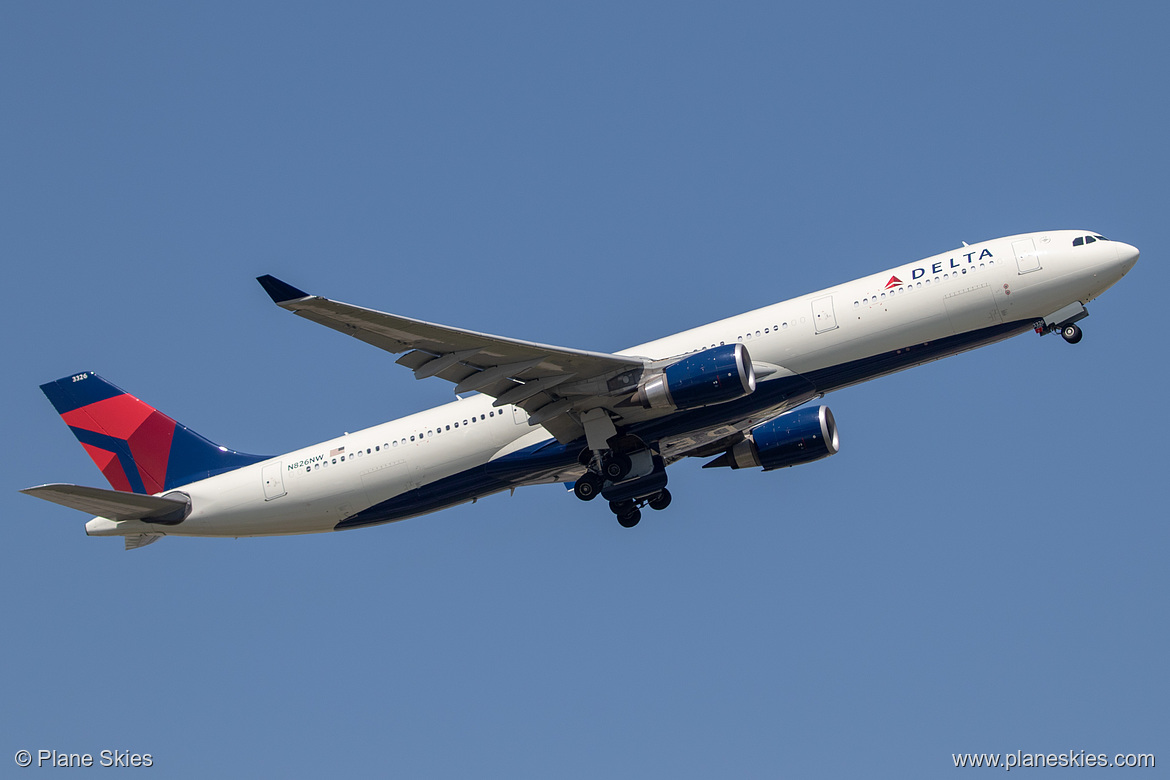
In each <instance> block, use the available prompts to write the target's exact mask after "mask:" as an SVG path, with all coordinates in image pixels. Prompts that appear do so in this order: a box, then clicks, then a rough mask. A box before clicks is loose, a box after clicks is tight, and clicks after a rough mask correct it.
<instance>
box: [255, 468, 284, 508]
mask: <svg viewBox="0 0 1170 780" xmlns="http://www.w3.org/2000/svg"><path fill="white" fill-rule="evenodd" d="M281 469H282V467H281V461H279V460H278V461H276V462H275V463H269V464H268V465H267V466H265V467H264V472H263V474H262V475H261V477H260V479H261V480H262V481H263V482H264V500H265V501H271V500H272V499H274V498H280V497H281V496H283V495H284V494H285V493H286V492H287V491H285V489H284V473H283V472H282V470H281Z"/></svg>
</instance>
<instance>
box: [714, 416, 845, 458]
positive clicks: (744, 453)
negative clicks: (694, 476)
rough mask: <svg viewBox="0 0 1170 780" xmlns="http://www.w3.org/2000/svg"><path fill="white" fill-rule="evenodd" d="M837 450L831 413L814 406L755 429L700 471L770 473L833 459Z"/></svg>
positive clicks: (837, 440) (835, 424)
mask: <svg viewBox="0 0 1170 780" xmlns="http://www.w3.org/2000/svg"><path fill="white" fill-rule="evenodd" d="M840 447H841V442H840V440H839V439H838V437H837V423H836V421H835V420H833V413H832V412H831V411H829V407H827V406H815V407H811V408H809V409H797V410H796V411H795V412H788V413H787V414H782V415H780V416H779V417H777V418H775V419H772V420H769V421H768V422H766V423H764V424H763V425H758V426H756V427H755V428H753V429H752V432H751V433H750V434H748V437H747V438H746V439H744V440H743V441H741V442H740V443H739V444H736V445H735V446H734V447H732V448H731V449H730V450H728V451H727V452H725V453H723V454H722V455H720V456H719V457H718V458H716V459H715V460H713V461H711V462H710V463H708V464H706V465H705V466H703V468H715V467H718V466H730V467H731V468H733V469H745V468H751V467H752V466H763V467H764V471H771V470H772V469H782V468H787V467H788V466H799V465H800V464H801V463H812V462H813V461H814V460H820V459H821V458H827V457H829V456H830V455H836V454H837V450H839V449H840Z"/></svg>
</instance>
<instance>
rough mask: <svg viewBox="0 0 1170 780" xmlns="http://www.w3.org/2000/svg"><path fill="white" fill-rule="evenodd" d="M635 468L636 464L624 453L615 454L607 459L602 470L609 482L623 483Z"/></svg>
mask: <svg viewBox="0 0 1170 780" xmlns="http://www.w3.org/2000/svg"><path fill="white" fill-rule="evenodd" d="M633 467H634V464H633V462H631V461H630V456H629V455H626V454H625V453H622V452H615V453H613V454H612V455H610V456H609V457H608V458H606V459H605V463H603V464H602V465H601V470H602V472H604V473H605V478H606V479H608V480H609V481H611V482H621V481H622V480H623V479H625V478H626V475H627V474H629V473H630V469H632V468H633Z"/></svg>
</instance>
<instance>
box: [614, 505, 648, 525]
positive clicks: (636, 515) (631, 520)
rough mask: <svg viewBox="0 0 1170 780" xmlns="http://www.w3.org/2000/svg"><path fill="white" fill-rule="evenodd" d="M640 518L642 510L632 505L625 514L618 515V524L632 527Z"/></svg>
mask: <svg viewBox="0 0 1170 780" xmlns="http://www.w3.org/2000/svg"><path fill="white" fill-rule="evenodd" d="M641 519H642V510H640V509H638V508H637V507H634V508H633V509H631V510H630V511H629V512H626V513H625V514H621V515H618V525H620V526H621V527H622V528H633V527H634V526H636V525H637V524H638V521H639V520H641Z"/></svg>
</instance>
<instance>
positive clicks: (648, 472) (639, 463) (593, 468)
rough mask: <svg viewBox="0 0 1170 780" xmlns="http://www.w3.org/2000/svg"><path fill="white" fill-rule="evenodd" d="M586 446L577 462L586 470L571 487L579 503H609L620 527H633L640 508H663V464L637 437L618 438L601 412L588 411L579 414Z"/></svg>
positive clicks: (666, 499)
mask: <svg viewBox="0 0 1170 780" xmlns="http://www.w3.org/2000/svg"><path fill="white" fill-rule="evenodd" d="M581 423H582V425H583V427H584V428H585V438H586V442H587V446H586V447H585V449H583V450H582V451H581V456H580V458H579V462H580V464H581V465H582V466H584V467H585V468H586V471H585V473H584V474H582V475H581V477H580V478H579V479H578V480H577V482H576V483H575V484H574V485H573V493H574V494H575V495H576V496H577V498H579V499H581V500H582V501H592V500H593V499H595V498H597V497H598V496H599V495H600V496H604V497H605V500H606V501H608V502H609V508H610V510H611V511H612V512H613V513H614V514H615V515H617V519H618V523H620V524H621V525H622V527H623V528H633V527H634V526H636V525H637V524H638V521H639V520H641V519H642V507H644V506H648V507H650V508H651V509H666V507H668V506H669V505H670V491H668V490H667V489H666V463H665V462H664V461H663V460H662V458H661V457H660V456H658V455H656V454H655V453H654V452H653V450H651V449H650V448H649V447H648V446H646V443H645V442H643V441H642V440H641V439H639V438H638V437H637V436H631V435H628V434H627V435H618V432H617V429H616V428H615V427H614V424H613V420H612V418H611V417H610V416H609V413H608V412H606V411H605V410H604V409H590V410H589V411H587V412H585V413H583V414H582V415H581Z"/></svg>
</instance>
